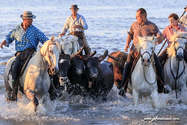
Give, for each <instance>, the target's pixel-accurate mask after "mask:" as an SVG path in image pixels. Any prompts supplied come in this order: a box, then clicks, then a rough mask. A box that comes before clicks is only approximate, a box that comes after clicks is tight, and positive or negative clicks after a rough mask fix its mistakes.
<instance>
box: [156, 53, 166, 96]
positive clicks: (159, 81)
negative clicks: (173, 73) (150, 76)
mask: <svg viewBox="0 0 187 125" xmlns="http://www.w3.org/2000/svg"><path fill="white" fill-rule="evenodd" d="M154 60H155V66H156V70H157V76H158V79H157V86H158V93H162V92H163V91H164V93H169V89H168V88H166V85H165V82H164V73H163V70H162V65H161V63H160V61H159V59H158V58H157V56H156V54H154Z"/></svg>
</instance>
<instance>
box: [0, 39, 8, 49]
mask: <svg viewBox="0 0 187 125" xmlns="http://www.w3.org/2000/svg"><path fill="white" fill-rule="evenodd" d="M6 44H7V43H6V40H3V42H2V43H1V45H0V47H1V48H2V49H3V45H4V46H6Z"/></svg>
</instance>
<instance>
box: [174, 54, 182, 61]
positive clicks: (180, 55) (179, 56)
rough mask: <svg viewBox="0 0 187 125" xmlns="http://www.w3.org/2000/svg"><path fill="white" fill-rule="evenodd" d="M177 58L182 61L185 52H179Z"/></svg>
mask: <svg viewBox="0 0 187 125" xmlns="http://www.w3.org/2000/svg"><path fill="white" fill-rule="evenodd" d="M176 58H177V60H178V61H182V60H183V54H182V53H179V54H177V56H176Z"/></svg>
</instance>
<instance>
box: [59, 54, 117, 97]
mask: <svg viewBox="0 0 187 125" xmlns="http://www.w3.org/2000/svg"><path fill="white" fill-rule="evenodd" d="M107 55H108V51H105V53H104V55H101V56H99V57H91V56H89V57H85V56H76V57H73V58H71V61H70V62H71V66H70V67H69V69H68V79H69V81H70V83H66V85H67V91H68V92H69V93H73V94H76V95H77V94H79V95H82V96H86V95H89V96H92V97H98V96H102V97H103V99H106V96H107V94H108V93H109V92H110V90H111V89H112V87H113V84H114V74H113V65H112V64H111V63H110V62H107V61H103V60H104V59H105V58H106V56H107ZM101 61H102V62H101ZM67 67H68V66H67ZM64 70H67V69H64V68H62V66H61V64H60V63H59V74H61V73H60V72H64ZM59 77H61V76H59Z"/></svg>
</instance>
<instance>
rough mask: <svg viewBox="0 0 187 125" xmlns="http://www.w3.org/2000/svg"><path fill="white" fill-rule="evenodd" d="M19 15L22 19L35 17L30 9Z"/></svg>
mask: <svg viewBox="0 0 187 125" xmlns="http://www.w3.org/2000/svg"><path fill="white" fill-rule="evenodd" d="M20 17H21V18H23V19H35V18H36V16H35V15H33V14H32V12H31V11H25V12H23V14H22V15H20Z"/></svg>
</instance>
